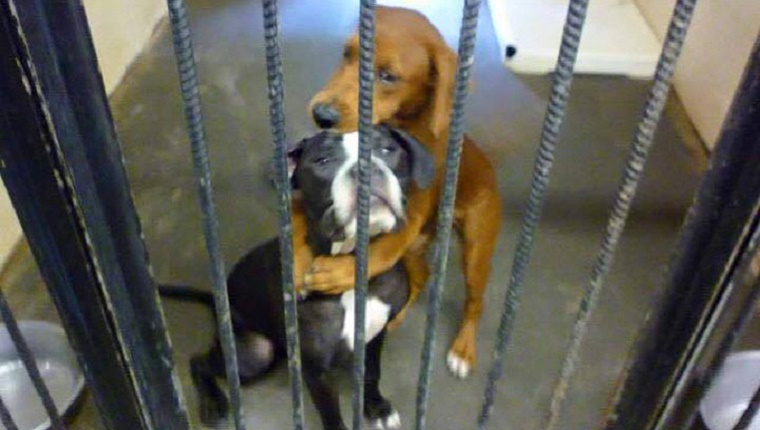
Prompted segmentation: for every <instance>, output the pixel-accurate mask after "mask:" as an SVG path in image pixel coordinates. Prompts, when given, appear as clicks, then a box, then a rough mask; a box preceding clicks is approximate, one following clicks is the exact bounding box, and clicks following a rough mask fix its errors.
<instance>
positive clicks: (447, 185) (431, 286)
mask: <svg viewBox="0 0 760 430" xmlns="http://www.w3.org/2000/svg"><path fill="white" fill-rule="evenodd" d="M480 4H481V2H480V0H465V1H464V5H463V8H462V24H461V26H460V29H459V49H458V53H457V71H456V81H455V84H454V94H453V97H454V98H453V100H454V102H453V105H452V110H451V119H450V123H449V130H448V132H449V134H448V146H447V150H446V171H445V176H444V185H443V189H442V190H441V196H440V199H439V202H438V215H437V224H436V232H437V236H436V241H435V248H434V258H433V261H434V263H433V265H434V267H433V272H432V278H431V279H430V280H429V281H428V288H427V290H428V291H429V292H428V294H429V295H428V304H427V321H426V324H425V340H424V344H423V347H422V359H421V363H420V374H419V381H418V384H417V419H416V427H415V428H416V429H417V430H424V429H425V428H426V421H427V411H428V404H429V401H430V378H431V376H432V373H433V352H434V351H435V344H436V337H437V336H436V329H437V326H438V314H439V311H440V308H441V295H442V294H443V285H444V283H445V282H446V267H447V264H448V258H449V241H450V238H451V227H452V222H453V220H454V204H455V203H456V190H457V182H458V180H459V163H460V159H461V155H462V141H463V138H464V128H465V106H466V102H467V86H468V85H469V82H470V69H471V67H472V65H473V64H474V63H475V41H476V38H477V34H478V14H479V12H480Z"/></svg>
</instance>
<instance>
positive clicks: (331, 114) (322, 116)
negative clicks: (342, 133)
mask: <svg viewBox="0 0 760 430" xmlns="http://www.w3.org/2000/svg"><path fill="white" fill-rule="evenodd" d="M311 114H312V116H313V117H314V122H316V123H317V125H318V126H319V128H322V129H328V128H333V127H335V126H336V125H337V124H338V123H339V122H340V112H338V110H337V109H336V108H335V106H333V105H332V104H330V103H317V104H315V105H314V107H313V108H312V109H311Z"/></svg>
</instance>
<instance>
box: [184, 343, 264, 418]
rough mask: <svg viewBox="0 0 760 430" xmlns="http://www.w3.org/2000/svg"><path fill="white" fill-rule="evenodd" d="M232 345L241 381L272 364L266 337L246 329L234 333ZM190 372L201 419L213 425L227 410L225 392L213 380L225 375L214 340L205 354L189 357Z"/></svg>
mask: <svg viewBox="0 0 760 430" xmlns="http://www.w3.org/2000/svg"><path fill="white" fill-rule="evenodd" d="M235 346H236V349H237V361H238V371H239V375H240V381H241V382H242V383H247V382H251V381H253V380H255V379H256V378H257V377H259V376H261V375H262V374H263V373H264V372H266V371H267V370H269V369H270V368H271V367H272V364H273V363H274V360H275V353H274V346H273V345H272V342H271V341H270V340H269V339H268V338H267V337H265V336H263V335H261V334H258V333H253V332H249V333H246V334H243V335H239V336H236V338H235ZM190 374H191V376H192V379H193V384H194V385H195V388H196V390H197V392H198V404H199V407H200V418H201V422H203V424H205V425H207V426H210V427H214V426H216V425H218V424H219V423H220V422H221V421H223V420H224V419H225V418H226V417H227V414H228V413H229V400H228V399H227V395H226V394H225V392H224V390H222V389H221V388H220V387H219V385H218V384H217V381H216V379H217V378H223V377H225V376H226V372H225V367H224V356H223V354H222V348H221V345H220V344H219V343H218V342H217V344H216V345H214V347H213V348H211V350H209V351H208V352H207V353H206V354H204V355H199V356H195V357H193V358H192V359H191V360H190Z"/></svg>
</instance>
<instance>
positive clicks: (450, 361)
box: [446, 330, 477, 379]
mask: <svg viewBox="0 0 760 430" xmlns="http://www.w3.org/2000/svg"><path fill="white" fill-rule="evenodd" d="M476 354H477V353H476V346H475V337H474V336H471V335H470V334H468V333H466V332H465V330H463V331H462V332H460V333H459V336H457V338H456V340H454V344H453V345H452V346H451V349H449V353H448V355H447V356H446V364H447V365H448V368H449V371H450V372H451V374H452V375H454V376H455V377H457V378H459V379H465V378H467V377H468V376H470V373H471V372H472V369H473V368H474V367H475V357H476Z"/></svg>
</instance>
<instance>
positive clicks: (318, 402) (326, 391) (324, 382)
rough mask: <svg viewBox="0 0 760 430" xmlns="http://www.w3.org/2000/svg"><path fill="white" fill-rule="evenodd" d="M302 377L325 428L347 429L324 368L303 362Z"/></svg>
mask: <svg viewBox="0 0 760 430" xmlns="http://www.w3.org/2000/svg"><path fill="white" fill-rule="evenodd" d="M304 365H305V366H304V369H303V377H304V381H305V382H306V386H307V387H308V389H309V394H310V395H311V400H312V401H313V402H314V406H316V407H317V411H318V412H319V417H320V418H321V420H322V426H323V427H324V429H325V430H348V427H346V424H345V423H344V422H343V417H342V416H341V414H340V398H339V397H338V392H337V391H336V390H335V387H334V384H332V383H331V381H330V380H329V377H328V374H327V372H326V371H325V370H324V369H318V368H315V367H314V366H307V365H306V362H304Z"/></svg>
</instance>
